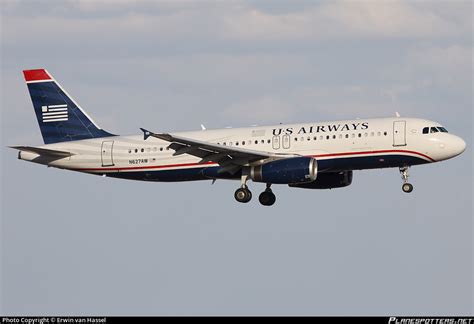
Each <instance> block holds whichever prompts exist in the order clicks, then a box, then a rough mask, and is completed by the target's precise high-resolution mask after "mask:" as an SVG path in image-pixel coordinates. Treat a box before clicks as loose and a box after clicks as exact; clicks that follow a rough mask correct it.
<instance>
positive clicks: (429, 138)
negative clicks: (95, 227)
mask: <svg viewBox="0 0 474 324" xmlns="http://www.w3.org/2000/svg"><path fill="white" fill-rule="evenodd" d="M440 126H441V125H439V124H437V123H435V122H432V121H428V120H422V119H413V118H383V119H360V120H345V121H335V122H322V123H321V122H318V123H308V124H292V125H275V126H255V127H249V128H234V129H219V130H203V131H194V132H182V133H174V134H175V135H179V136H182V137H186V138H190V139H194V140H199V141H205V142H210V143H214V144H219V145H226V146H230V147H238V148H242V149H249V150H253V151H261V152H269V153H272V154H284V155H289V156H295V155H300V156H312V157H314V158H316V160H317V161H318V163H319V165H320V167H319V170H318V172H337V171H344V170H356V169H373V168H386V167H402V166H410V165H416V164H423V163H431V162H438V161H442V160H446V159H449V158H452V157H454V156H456V155H459V154H461V153H462V152H463V151H464V150H465V147H466V144H465V142H464V141H463V140H462V139H460V138H459V137H457V136H455V135H452V134H449V133H445V132H435V133H427V134H423V131H422V130H423V128H426V127H440ZM169 144H170V143H169V142H166V141H163V140H160V139H157V138H154V137H150V138H148V139H146V140H144V138H143V136H142V135H136V136H111V137H104V138H96V139H87V140H79V141H70V142H61V143H56V144H50V145H44V146H41V147H42V148H48V149H52V150H59V151H67V152H71V153H72V154H73V155H72V156H70V157H66V158H61V159H56V160H47V161H45V160H44V159H42V158H41V157H40V156H39V155H38V154H36V153H32V152H25V151H22V152H20V155H19V157H20V158H21V159H23V160H28V161H32V162H37V163H41V164H47V165H48V166H52V167H57V168H62V169H70V170H74V171H80V172H87V173H94V174H101V175H102V174H105V175H109V176H114V177H123V178H129V179H136V180H153V181H184V180H200V179H212V178H214V177H209V176H201V175H202V172H201V173H200V176H197V174H194V173H193V170H201V171H202V170H203V169H205V168H212V167H214V168H216V167H218V164H217V163H214V162H213V161H209V162H205V163H199V162H200V160H201V159H200V158H198V157H195V156H192V155H188V154H182V155H178V156H174V155H173V154H174V153H175V151H174V150H172V149H169V148H168V145H169ZM166 171H173V172H172V173H171V174H170V173H168V176H166V177H160V176H150V175H151V174H153V173H158V174H159V173H162V174H164V173H163V172H166Z"/></svg>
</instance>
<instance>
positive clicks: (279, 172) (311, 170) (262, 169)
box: [249, 157, 318, 184]
mask: <svg viewBox="0 0 474 324" xmlns="http://www.w3.org/2000/svg"><path fill="white" fill-rule="evenodd" d="M317 175H318V162H317V161H316V159H314V158H312V157H295V158H289V159H283V160H276V161H273V162H268V163H265V164H262V165H259V166H252V167H250V170H249V176H250V178H251V179H252V180H253V181H255V182H265V183H275V184H302V183H307V182H309V183H311V182H312V181H315V180H316V177H317Z"/></svg>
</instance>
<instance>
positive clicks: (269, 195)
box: [258, 190, 276, 206]
mask: <svg viewBox="0 0 474 324" xmlns="http://www.w3.org/2000/svg"><path fill="white" fill-rule="evenodd" d="M258 201H259V202H260V203H261V204H262V205H263V206H272V205H273V204H274V203H275V201H276V196H275V194H274V193H273V192H271V191H267V190H265V191H264V192H262V193H261V194H260V196H258Z"/></svg>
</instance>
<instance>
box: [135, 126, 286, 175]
mask: <svg viewBox="0 0 474 324" xmlns="http://www.w3.org/2000/svg"><path fill="white" fill-rule="evenodd" d="M140 129H141V130H142V131H143V135H144V139H145V140H146V139H147V138H148V137H150V136H151V137H155V138H158V139H161V140H163V141H167V142H170V145H169V148H171V149H173V150H175V153H174V155H181V154H189V155H193V156H196V157H199V158H201V161H200V163H204V162H209V161H212V162H216V163H218V164H219V165H221V166H222V167H226V168H229V169H235V168H237V167H242V166H245V165H248V164H249V163H255V162H256V163H264V162H268V161H270V160H278V159H282V158H288V157H289V155H286V154H272V153H268V152H263V151H255V150H250V149H243V148H239V147H233V146H224V145H218V144H214V143H210V142H205V141H200V140H195V139H191V138H186V137H181V136H176V135H173V134H166V133H153V132H150V131H148V130H146V129H143V128H140ZM258 161H262V162H258Z"/></svg>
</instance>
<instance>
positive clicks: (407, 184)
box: [402, 183, 413, 193]
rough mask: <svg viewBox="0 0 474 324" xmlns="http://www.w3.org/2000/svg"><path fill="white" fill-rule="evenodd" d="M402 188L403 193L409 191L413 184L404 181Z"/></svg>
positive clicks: (411, 189)
mask: <svg viewBox="0 0 474 324" xmlns="http://www.w3.org/2000/svg"><path fill="white" fill-rule="evenodd" d="M402 190H403V192H404V193H411V192H412V191H413V185H412V184H411V183H404V184H403V186H402Z"/></svg>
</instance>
